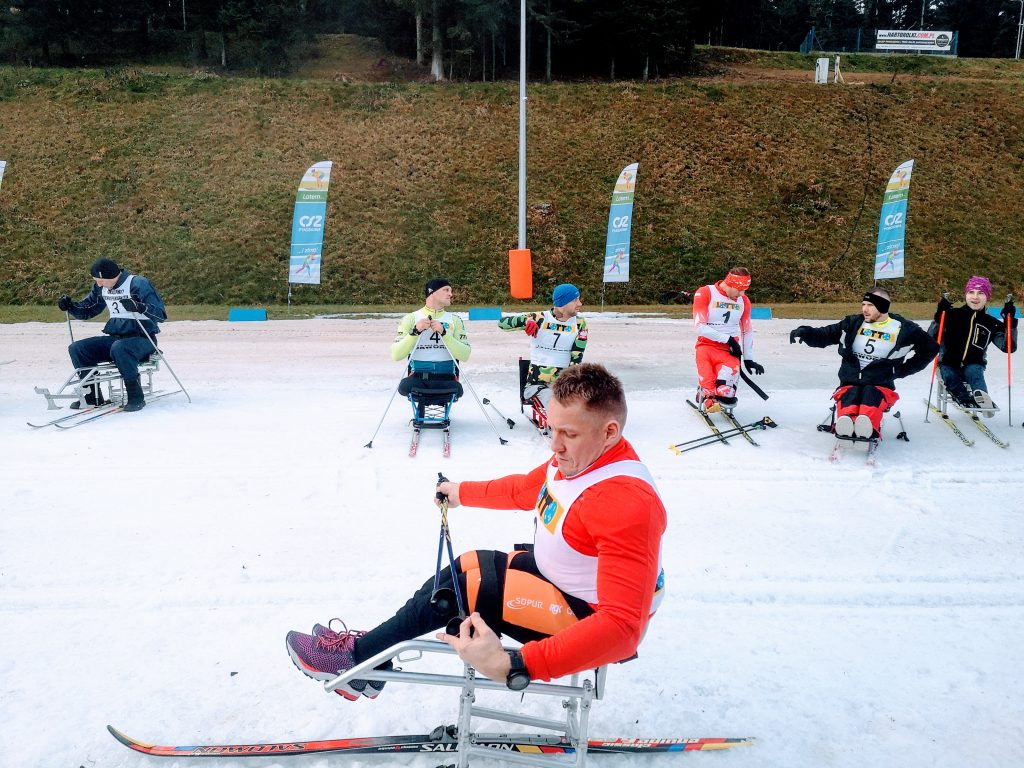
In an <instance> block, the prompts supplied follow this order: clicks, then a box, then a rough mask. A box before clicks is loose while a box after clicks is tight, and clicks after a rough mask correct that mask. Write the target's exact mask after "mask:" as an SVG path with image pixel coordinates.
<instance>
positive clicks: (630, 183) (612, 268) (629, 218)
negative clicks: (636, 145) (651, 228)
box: [603, 163, 640, 283]
mask: <svg viewBox="0 0 1024 768" xmlns="http://www.w3.org/2000/svg"><path fill="white" fill-rule="evenodd" d="M639 167H640V164H639V163H632V164H631V165H627V166H626V167H625V168H623V169H622V172H621V173H620V174H619V179H618V181H616V182H615V189H614V190H613V191H612V204H611V208H609V210H608V239H607V240H606V241H605V246H604V278H603V280H604V282H606V283H628V282H629V237H630V233H631V232H632V229H633V192H634V190H635V189H636V172H637V168H639Z"/></svg>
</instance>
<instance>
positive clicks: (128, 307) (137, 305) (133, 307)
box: [121, 296, 146, 315]
mask: <svg viewBox="0 0 1024 768" xmlns="http://www.w3.org/2000/svg"><path fill="white" fill-rule="evenodd" d="M121 308H122V309H124V311H125V312H139V313H140V314H143V315H144V314H146V304H145V302H142V301H139V300H138V299H133V298H131V297H130V296H129V297H126V298H124V299H121Z"/></svg>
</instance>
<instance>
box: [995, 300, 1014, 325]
mask: <svg viewBox="0 0 1024 768" xmlns="http://www.w3.org/2000/svg"><path fill="white" fill-rule="evenodd" d="M1016 314H1017V308H1016V307H1015V306H1013V299H1010V300H1009V301H1008V302H1006V303H1005V304H1003V308H1002V309H1001V310H1000V311H999V315H1000V317H1002V318H1003V320H1005V319H1006V318H1008V317H1013V316H1015V315H1016Z"/></svg>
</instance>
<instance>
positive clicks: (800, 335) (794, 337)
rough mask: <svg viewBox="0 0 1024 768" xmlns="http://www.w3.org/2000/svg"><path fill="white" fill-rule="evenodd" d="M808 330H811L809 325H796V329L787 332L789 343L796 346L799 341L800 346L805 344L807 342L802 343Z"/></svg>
mask: <svg viewBox="0 0 1024 768" xmlns="http://www.w3.org/2000/svg"><path fill="white" fill-rule="evenodd" d="M809 330H811V326H809V325H798V326H797V327H796V328H794V329H793V330H792V331H790V332H789V343H790V344H796V343H797V342H798V341H799V342H800V343H802V344H806V343H807V342H806V341H804V335H805V334H806V333H807V332H808V331H809Z"/></svg>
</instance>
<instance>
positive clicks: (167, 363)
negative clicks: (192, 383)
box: [135, 318, 192, 403]
mask: <svg viewBox="0 0 1024 768" xmlns="http://www.w3.org/2000/svg"><path fill="white" fill-rule="evenodd" d="M135 322H136V323H138V324H139V328H141V329H142V333H143V334H145V336H146V338H147V339H148V340H149V343H150V344H152V345H153V349H154V350H155V351H156V352H159V353H160V359H161V360H163V361H164V365H166V366H167V370H168V371H170V372H171V376H173V377H174V380H175V381H176V382H177V384H178V387H179V388H180V389H181V391H182V392H184V393H185V398H186V399H187V400H188V401H189V402H190V403H191V402H192V396H191V395H190V394H189V393H188V390H187V389H185V385H184V384H182V383H181V379H179V378H178V374H176V373H175V372H174V369H173V368H171V364H170V362H169V361H168V360H167V355H165V354H164V351H163V350H162V349H160V347H158V346H157V345H156V340H155V339H154V338H153V337H152V336H150V335H149V331H147V330H146V326H144V325H143V324H142V321H141V320H139V318H135Z"/></svg>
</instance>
